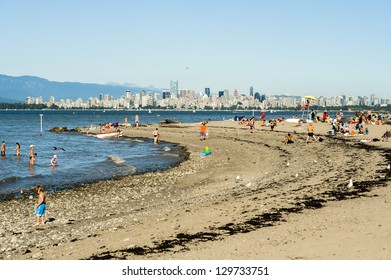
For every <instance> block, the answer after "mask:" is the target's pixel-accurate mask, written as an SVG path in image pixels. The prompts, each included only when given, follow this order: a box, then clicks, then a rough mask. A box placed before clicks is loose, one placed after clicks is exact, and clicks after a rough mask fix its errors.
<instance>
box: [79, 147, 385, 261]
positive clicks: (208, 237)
mask: <svg viewBox="0 0 391 280" xmlns="http://www.w3.org/2000/svg"><path fill="white" fill-rule="evenodd" d="M359 148H365V149H368V147H367V146H363V145H359ZM369 149H372V148H369ZM374 150H378V151H382V152H383V156H384V157H385V158H386V162H388V163H391V153H390V149H384V148H374ZM377 173H380V174H383V173H386V174H385V175H384V178H382V179H378V180H372V181H370V180H369V181H360V182H355V186H354V188H352V189H345V188H344V187H343V186H337V187H338V188H337V190H335V191H325V192H323V193H321V194H320V195H319V198H314V197H306V198H303V199H301V200H300V199H298V201H297V202H296V203H295V205H294V206H292V207H287V208H277V209H271V212H269V213H267V212H265V213H262V214H260V215H256V216H254V217H253V218H251V219H248V220H246V221H244V222H240V223H236V224H235V223H228V224H225V225H223V226H220V227H217V228H214V227H210V228H209V229H210V231H209V232H197V233H195V234H185V233H179V234H177V235H176V237H175V238H173V239H167V240H162V241H161V242H154V246H151V247H149V246H143V247H140V246H136V247H132V248H127V249H120V250H115V251H106V252H102V253H100V254H97V255H92V256H91V257H90V258H86V259H88V260H109V259H123V260H125V259H126V257H127V256H128V255H136V256H145V255H150V254H158V253H164V252H180V251H188V250H190V249H189V248H188V245H190V244H194V243H198V242H208V241H215V240H218V239H223V238H224V236H231V235H236V234H240V233H248V232H251V231H255V230H258V229H260V228H264V227H271V226H275V225H277V224H278V223H279V222H286V221H287V220H286V219H285V216H287V215H289V214H291V213H302V212H303V211H304V210H305V209H308V210H315V209H320V208H322V207H324V206H325V204H326V203H327V202H328V201H341V200H347V199H354V198H359V197H362V196H365V195H366V194H367V193H368V192H370V191H371V190H372V189H373V188H374V187H384V186H386V184H387V182H388V181H389V178H390V175H391V174H390V172H384V171H378V172H377Z"/></svg>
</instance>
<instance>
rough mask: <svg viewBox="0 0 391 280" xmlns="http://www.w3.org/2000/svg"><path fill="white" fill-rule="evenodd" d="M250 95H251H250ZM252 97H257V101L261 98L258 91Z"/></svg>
mask: <svg viewBox="0 0 391 280" xmlns="http://www.w3.org/2000/svg"><path fill="white" fill-rule="evenodd" d="M250 96H251V95H250ZM254 99H258V101H259V102H262V100H261V94H260V93H259V92H256V93H255V95H254Z"/></svg>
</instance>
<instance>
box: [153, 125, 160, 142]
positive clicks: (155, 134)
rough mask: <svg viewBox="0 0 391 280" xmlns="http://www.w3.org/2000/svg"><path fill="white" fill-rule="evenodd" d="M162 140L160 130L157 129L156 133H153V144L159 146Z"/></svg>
mask: <svg viewBox="0 0 391 280" xmlns="http://www.w3.org/2000/svg"><path fill="white" fill-rule="evenodd" d="M158 141H159V142H160V140H159V131H158V128H156V129H155V131H154V132H153V143H154V144H157V143H159V142H158Z"/></svg>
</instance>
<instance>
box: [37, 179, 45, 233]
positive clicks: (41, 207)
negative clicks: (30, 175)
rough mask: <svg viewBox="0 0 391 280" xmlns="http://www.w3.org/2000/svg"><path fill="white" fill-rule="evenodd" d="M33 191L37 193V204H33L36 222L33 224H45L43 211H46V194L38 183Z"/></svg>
mask: <svg viewBox="0 0 391 280" xmlns="http://www.w3.org/2000/svg"><path fill="white" fill-rule="evenodd" d="M35 191H36V192H37V194H38V201H37V204H35V208H36V211H35V216H36V222H35V225H36V226H38V225H39V224H42V225H44V224H45V212H46V194H45V193H44V191H43V187H42V186H40V185H38V186H37V187H36V188H35Z"/></svg>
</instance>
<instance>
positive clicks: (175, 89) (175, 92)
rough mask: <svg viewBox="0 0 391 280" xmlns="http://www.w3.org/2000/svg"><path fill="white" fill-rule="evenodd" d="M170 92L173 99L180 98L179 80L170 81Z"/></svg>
mask: <svg viewBox="0 0 391 280" xmlns="http://www.w3.org/2000/svg"><path fill="white" fill-rule="evenodd" d="M170 92H171V98H178V93H179V90H178V80H176V81H174V80H171V81H170Z"/></svg>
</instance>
